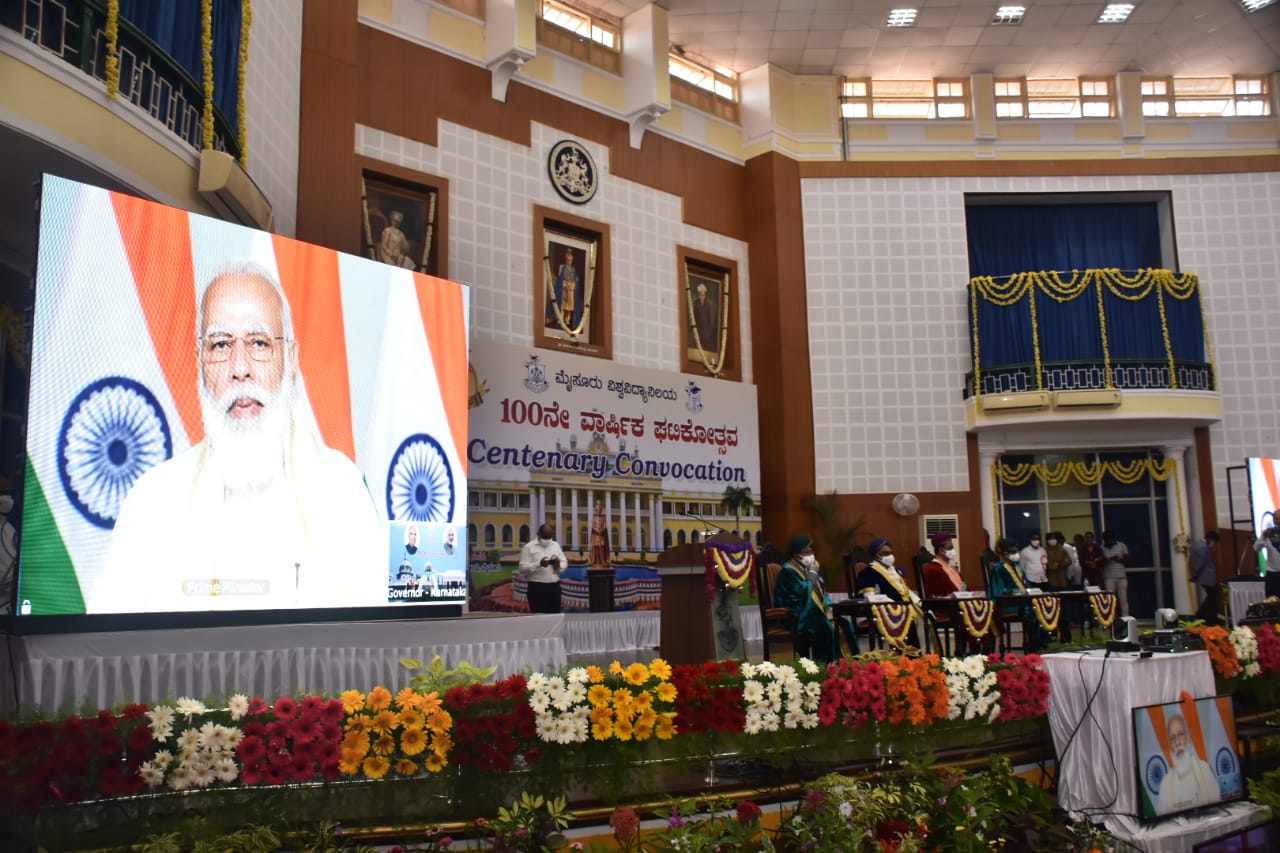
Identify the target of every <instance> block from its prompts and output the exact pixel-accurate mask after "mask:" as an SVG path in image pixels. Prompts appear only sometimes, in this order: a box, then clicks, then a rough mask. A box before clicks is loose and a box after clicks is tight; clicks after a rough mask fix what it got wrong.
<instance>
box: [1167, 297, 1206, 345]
mask: <svg viewBox="0 0 1280 853" xmlns="http://www.w3.org/2000/svg"><path fill="white" fill-rule="evenodd" d="M1164 315H1165V319H1166V320H1167V321H1168V322H1169V348H1170V349H1172V350H1173V357H1174V358H1175V359H1176V360H1178V361H1208V355H1207V354H1206V353H1205V351H1204V315H1203V314H1201V312H1200V293H1199V290H1198V289H1197V292H1196V294H1195V295H1194V296H1192V297H1191V298H1190V299H1174V298H1173V297H1172V296H1170V295H1169V294H1167V293H1166V294H1165V295H1164Z"/></svg>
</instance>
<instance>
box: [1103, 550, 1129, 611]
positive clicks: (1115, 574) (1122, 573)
mask: <svg viewBox="0 0 1280 853" xmlns="http://www.w3.org/2000/svg"><path fill="white" fill-rule="evenodd" d="M1102 556H1103V557H1105V558H1106V562H1105V563H1103V564H1102V586H1103V587H1104V588H1105V589H1106V590H1107V591H1108V592H1111V593H1114V594H1115V596H1116V599H1117V601H1119V603H1120V615H1121V616H1128V615H1129V575H1128V574H1127V572H1128V568H1127V566H1128V564H1129V549H1128V548H1127V547H1126V546H1125V544H1124V543H1123V542H1121V541H1120V540H1118V539H1116V535H1115V534H1114V533H1112V532H1111V531H1110V530H1104V531H1102Z"/></svg>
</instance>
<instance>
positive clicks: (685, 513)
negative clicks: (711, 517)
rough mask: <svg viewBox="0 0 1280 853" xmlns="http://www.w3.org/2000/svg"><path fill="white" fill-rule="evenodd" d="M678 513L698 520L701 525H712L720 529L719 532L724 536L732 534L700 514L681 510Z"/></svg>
mask: <svg viewBox="0 0 1280 853" xmlns="http://www.w3.org/2000/svg"><path fill="white" fill-rule="evenodd" d="M680 514H681V515H683V516H684V517H685V518H692V519H693V520H694V521H696V522H698V523H699V524H701V525H702V526H703V527H714V528H715V529H716V530H718V531H720V532H721V533H723V534H724V535H725V536H732V535H733V534H732V533H730V532H729V531H727V530H725V529H724V528H723V527H721V526H720V525H718V524H716V523H715V522H714V521H707V520H706V519H705V518H703V517H702V516H700V515H694V514H693V513H691V512H682V513H680Z"/></svg>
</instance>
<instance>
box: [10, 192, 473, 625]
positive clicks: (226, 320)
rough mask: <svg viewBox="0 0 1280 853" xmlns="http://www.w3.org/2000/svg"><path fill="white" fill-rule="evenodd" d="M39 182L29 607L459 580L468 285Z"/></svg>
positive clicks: (26, 565) (24, 600)
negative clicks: (39, 205)
mask: <svg viewBox="0 0 1280 853" xmlns="http://www.w3.org/2000/svg"><path fill="white" fill-rule="evenodd" d="M42 196H43V197H42V202H41V209H40V246H39V255H38V266H37V277H36V299H35V315H34V320H33V330H32V360H31V392H30V395H31V396H30V406H29V412H30V414H29V422H28V437H27V458H26V477H25V490H24V502H23V535H22V547H21V563H20V569H19V588H18V594H17V602H18V608H17V612H18V613H19V614H20V615H19V619H22V618H23V616H27V615H30V616H40V615H48V614H80V613H87V614H118V613H156V612H158V613H174V612H192V611H215V610H216V611H251V610H294V609H329V608H351V607H362V608H365V607H389V606H393V605H399V604H403V603H406V602H410V603H426V602H439V601H448V600H453V601H455V602H458V601H462V600H464V599H465V593H466V589H465V587H466V585H465V583H463V582H461V580H460V579H461V578H463V577H464V572H465V570H466V555H467V542H466V512H467V478H466V452H465V443H466V439H467V343H466V342H467V327H466V317H467V299H468V292H467V288H466V287H464V286H463V285H460V284H456V283H453V282H449V281H443V280H440V279H434V278H430V277H427V276H423V275H419V274H416V273H414V272H412V271H410V270H405V269H399V268H395V267H391V266H387V265H384V264H379V263H376V262H374V261H371V260H367V259H363V258H358V257H352V256H349V255H344V254H341V253H338V252H334V251H331V250H329V249H323V248H320V247H317V246H311V245H307V244H305V243H300V242H298V241H295V240H291V239H288V238H285V237H279V236H276V235H272V234H267V233H264V232H261V231H254V230H252V229H249V228H244V227H241V226H238V225H233V224H230V223H226V222H222V221H219V220H215V219H210V218H207V217H204V216H198V215H195V214H190V213H186V212H184V211H181V210H176V209H173V208H170V207H166V206H163V205H159V204H154V203H152V202H147V201H142V200H139V199H136V198H132V197H129V196H125V195H121V194H117V193H112V192H107V191H105V190H101V189H97V188H94V187H89V186H85V185H82V184H77V183H73V182H70V181H67V180H63V179H60V178H55V177H46V178H45V180H44V184H43V191H42Z"/></svg>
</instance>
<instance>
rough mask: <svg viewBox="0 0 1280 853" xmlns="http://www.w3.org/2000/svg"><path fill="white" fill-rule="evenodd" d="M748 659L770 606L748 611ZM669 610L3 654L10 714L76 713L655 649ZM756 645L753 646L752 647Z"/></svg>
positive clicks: (503, 670)
mask: <svg viewBox="0 0 1280 853" xmlns="http://www.w3.org/2000/svg"><path fill="white" fill-rule="evenodd" d="M742 617H743V618H742V621H743V633H744V634H745V636H746V639H747V641H748V654H751V653H752V649H753V648H754V649H755V650H756V653H757V654H758V649H759V647H760V640H761V633H760V613H759V610H757V609H756V608H743V610H742ZM660 619H661V613H660V611H638V612H635V611H633V612H619V613H568V614H556V615H540V614H539V615H532V614H524V615H497V614H490V613H474V614H468V615H466V616H463V617H460V618H454V619H419V620H412V621H385V622H382V621H379V622H341V623H337V622H334V623H310V624H303V625H255V626H241V627H227V628H192V629H185V630H157V631H117V632H104V633H81V634H44V635H11V636H6V637H5V638H4V640H5V643H6V645H7V648H6V651H5V653H4V654H3V657H2V658H0V711H13V710H15V709H40V710H43V711H45V712H49V713H54V712H71V711H76V710H78V709H79V708H80V707H81V706H82V705H83V706H87V707H90V708H93V709H95V710H96V709H98V708H110V707H113V706H115V705H120V704H125V703H129V702H147V703H152V702H157V701H160V700H163V699H176V698H178V697H180V696H191V697H194V698H197V699H204V698H220V697H224V696H227V695H230V694H234V693H245V694H247V695H250V696H263V697H267V698H270V697H275V696H280V695H287V694H293V693H300V692H318V693H324V694H329V695H336V694H338V693H339V692H341V691H342V690H346V689H351V688H355V689H358V690H368V689H369V688H371V687H373V686H375V685H378V684H381V685H383V686H385V687H387V688H389V689H392V690H393V691H394V690H396V689H398V688H399V687H402V686H404V685H406V684H408V682H409V678H410V675H411V674H410V673H409V672H408V671H407V670H406V669H404V667H402V666H401V665H400V658H402V657H409V658H416V659H418V660H422V661H430V660H431V657H432V655H435V654H438V655H440V657H441V658H443V659H444V663H445V666H446V667H456V666H457V665H458V663H459V662H461V661H464V660H465V661H468V662H469V663H473V664H476V665H477V666H496V667H497V668H498V671H497V677H499V678H502V677H505V676H508V675H511V674H513V673H517V672H524V671H531V670H538V671H544V672H545V671H548V670H554V669H558V668H559V667H562V666H564V665H565V664H566V663H571V662H572V663H597V664H599V663H608V662H609V661H611V660H613V659H615V658H617V659H623V660H628V659H629V660H641V659H648V658H650V657H653V656H654V655H656V654H657V649H658V638H659V634H660V629H659V626H660V624H661V623H660ZM753 642H754V646H753V645H752V643H753Z"/></svg>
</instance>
